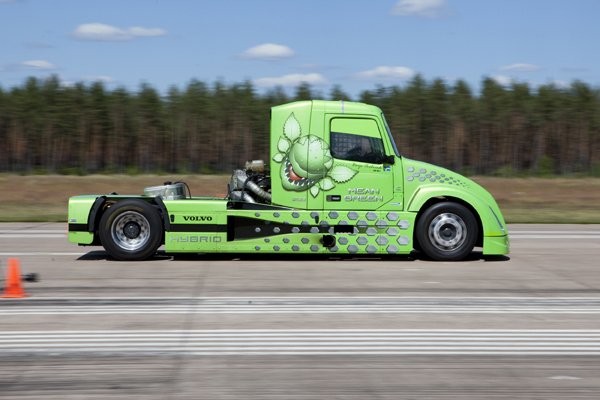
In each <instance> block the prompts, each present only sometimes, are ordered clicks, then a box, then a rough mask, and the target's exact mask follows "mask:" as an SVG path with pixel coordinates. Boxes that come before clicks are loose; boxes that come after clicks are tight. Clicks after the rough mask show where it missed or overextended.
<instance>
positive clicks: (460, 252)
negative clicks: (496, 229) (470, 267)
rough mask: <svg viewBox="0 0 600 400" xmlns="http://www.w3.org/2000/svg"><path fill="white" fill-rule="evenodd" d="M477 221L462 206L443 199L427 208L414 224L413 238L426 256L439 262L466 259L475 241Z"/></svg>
mask: <svg viewBox="0 0 600 400" xmlns="http://www.w3.org/2000/svg"><path fill="white" fill-rule="evenodd" d="M478 230H479V228H478V226H477V221H476V219H475V216H474V215H473V213H472V212H471V211H470V210H469V209H468V208H466V207H465V206H463V205H461V204H458V203H452V202H442V203H437V204H434V205H432V206H431V207H429V208H428V209H427V210H425V212H424V213H423V214H422V215H421V217H420V218H419V220H418V221H417V225H416V238H417V242H418V244H419V247H420V249H421V250H422V251H423V253H425V255H426V256H427V257H430V258H432V259H434V260H439V261H458V260H462V259H464V258H466V257H467V256H468V255H469V254H470V253H471V251H472V250H473V247H474V246H475V242H476V240H477V235H478Z"/></svg>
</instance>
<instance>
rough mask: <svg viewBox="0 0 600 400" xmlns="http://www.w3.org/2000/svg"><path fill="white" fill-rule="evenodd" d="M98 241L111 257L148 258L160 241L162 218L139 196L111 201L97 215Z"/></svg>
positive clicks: (125, 258) (124, 259)
mask: <svg viewBox="0 0 600 400" xmlns="http://www.w3.org/2000/svg"><path fill="white" fill-rule="evenodd" d="M98 233H99V236H100V241H101V242H102V246H104V249H105V250H106V251H107V252H108V254H110V255H111V256H112V257H114V258H116V259H117V260H122V261H140V260H145V259H147V258H150V257H152V256H153V255H154V253H156V250H157V249H158V247H159V246H160V245H161V242H162V236H163V227H162V221H161V218H160V216H159V214H158V211H157V210H156V208H154V207H153V206H152V205H150V204H148V203H147V202H145V201H143V200H135V199H134V200H123V201H119V202H117V203H115V204H113V205H112V206H111V207H110V208H108V210H106V212H105V213H104V215H102V218H101V219H100V229H99V232H98Z"/></svg>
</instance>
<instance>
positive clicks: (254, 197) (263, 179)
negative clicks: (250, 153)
mask: <svg viewBox="0 0 600 400" xmlns="http://www.w3.org/2000/svg"><path fill="white" fill-rule="evenodd" d="M227 188H228V195H227V196H228V198H229V200H233V201H245V202H248V203H266V204H270V203H271V177H270V175H269V174H268V173H266V172H265V162H264V161H263V160H252V161H248V162H246V165H245V166H244V169H236V170H234V171H233V174H232V175H231V180H230V181H229V184H228V185H227Z"/></svg>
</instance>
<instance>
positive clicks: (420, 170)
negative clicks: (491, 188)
mask: <svg viewBox="0 0 600 400" xmlns="http://www.w3.org/2000/svg"><path fill="white" fill-rule="evenodd" d="M403 164H404V173H405V182H406V183H405V185H406V189H405V196H406V204H405V206H406V209H407V210H408V211H412V212H419V210H421V209H422V208H423V206H424V205H425V204H426V203H427V202H428V201H430V200H432V199H436V198H442V197H443V198H447V199H448V198H449V199H456V200H459V201H461V202H463V203H466V204H467V205H469V206H470V207H471V208H472V209H473V210H474V211H475V214H476V215H477V216H478V217H479V220H480V222H481V227H482V229H483V252H484V254H507V253H508V251H509V247H508V232H507V228H506V223H505V222H504V217H503V216H502V213H501V212H500V208H499V207H498V204H497V203H496V200H494V198H493V197H492V195H491V194H490V193H489V192H488V191H487V190H485V189H484V188H483V187H481V186H480V185H479V184H477V183H475V182H474V181H472V180H471V179H468V178H466V177H464V176H462V175H460V174H457V173H456V172H453V171H450V170H447V169H445V168H441V167H438V166H435V165H432V164H428V163H424V162H420V161H414V160H410V159H406V158H405V159H404V160H403ZM490 238H501V240H490ZM500 244H503V245H502V246H501V245H500Z"/></svg>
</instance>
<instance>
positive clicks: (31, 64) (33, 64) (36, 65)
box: [21, 60, 56, 70]
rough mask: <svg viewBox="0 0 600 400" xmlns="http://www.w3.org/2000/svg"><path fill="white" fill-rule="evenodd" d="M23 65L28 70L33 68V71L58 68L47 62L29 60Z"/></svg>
mask: <svg viewBox="0 0 600 400" xmlns="http://www.w3.org/2000/svg"><path fill="white" fill-rule="evenodd" d="M21 65H23V66H25V67H28V68H33V69H44V70H48V69H55V68H56V66H55V65H54V64H52V63H51V62H49V61H46V60H29V61H23V62H22V63H21Z"/></svg>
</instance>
